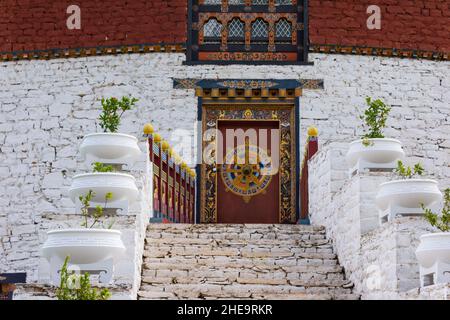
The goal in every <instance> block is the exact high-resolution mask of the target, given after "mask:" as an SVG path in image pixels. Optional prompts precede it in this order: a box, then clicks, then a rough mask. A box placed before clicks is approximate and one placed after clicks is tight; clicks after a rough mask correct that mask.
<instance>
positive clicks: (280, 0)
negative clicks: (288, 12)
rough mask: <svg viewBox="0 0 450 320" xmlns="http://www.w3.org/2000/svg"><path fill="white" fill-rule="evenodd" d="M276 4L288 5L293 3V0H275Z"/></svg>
mask: <svg viewBox="0 0 450 320" xmlns="http://www.w3.org/2000/svg"><path fill="white" fill-rule="evenodd" d="M275 5H276V6H288V5H292V0H275Z"/></svg>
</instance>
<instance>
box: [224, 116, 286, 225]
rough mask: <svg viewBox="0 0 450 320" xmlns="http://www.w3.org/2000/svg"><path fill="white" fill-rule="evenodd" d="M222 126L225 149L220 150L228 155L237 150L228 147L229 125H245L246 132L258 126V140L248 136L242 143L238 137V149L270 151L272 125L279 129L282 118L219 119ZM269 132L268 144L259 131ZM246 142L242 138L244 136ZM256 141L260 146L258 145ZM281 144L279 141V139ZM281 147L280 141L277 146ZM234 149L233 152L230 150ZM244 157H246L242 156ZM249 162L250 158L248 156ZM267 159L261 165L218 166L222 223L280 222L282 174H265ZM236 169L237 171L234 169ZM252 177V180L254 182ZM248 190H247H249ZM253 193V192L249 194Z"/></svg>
mask: <svg viewBox="0 0 450 320" xmlns="http://www.w3.org/2000/svg"><path fill="white" fill-rule="evenodd" d="M218 129H219V131H220V132H221V133H222V137H223V140H222V145H221V146H219V148H220V147H222V150H219V152H218V154H219V155H220V156H221V157H223V158H227V156H228V157H229V156H230V154H231V155H232V154H233V150H230V149H227V148H226V146H227V134H226V130H227V129H233V130H236V129H242V130H243V131H244V132H246V131H247V130H248V129H255V130H256V132H257V133H258V134H257V135H256V141H251V142H250V140H249V139H247V146H243V145H242V144H241V145H239V142H238V139H235V141H234V143H233V145H234V146H235V147H237V148H238V153H239V154H241V155H243V154H245V155H249V154H250V153H252V152H253V154H255V153H257V151H258V150H259V149H258V148H261V149H263V153H262V154H264V151H265V152H266V153H267V155H270V154H271V152H270V150H271V149H272V143H271V140H272V139H271V138H272V137H271V131H270V130H271V129H279V122H278V121H259V120H252V121H239V120H228V121H219V122H218ZM260 130H265V131H262V132H267V144H266V146H264V147H263V146H262V145H261V144H262V141H260V137H259V133H260ZM241 142H242V140H241ZM255 142H256V146H255ZM277 144H279V141H277ZM274 147H275V148H279V145H277V146H274ZM230 152H231V153H230ZM241 160H242V159H241ZM246 161H247V162H249V159H246ZM262 162H264V161H262V160H261V162H258V164H257V165H253V166H251V165H247V164H246V163H244V164H242V165H235V166H227V165H221V164H219V165H218V166H217V169H218V171H217V172H218V176H217V222H218V223H279V222H280V217H279V212H280V208H279V204H280V201H279V197H280V177H279V173H278V172H276V174H274V175H264V174H262V172H263V171H260V170H261V168H263V165H262V164H260V163H262ZM233 170H234V171H233ZM250 180H251V181H252V182H251V183H250ZM246 190H247V191H246ZM248 194H250V196H249V195H248Z"/></svg>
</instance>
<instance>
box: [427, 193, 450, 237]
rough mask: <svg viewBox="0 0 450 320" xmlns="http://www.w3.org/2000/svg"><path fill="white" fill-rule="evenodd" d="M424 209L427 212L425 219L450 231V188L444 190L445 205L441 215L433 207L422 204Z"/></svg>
mask: <svg viewBox="0 0 450 320" xmlns="http://www.w3.org/2000/svg"><path fill="white" fill-rule="evenodd" d="M422 209H423V210H424V212H425V219H426V220H428V222H429V223H430V224H431V225H432V226H433V227H436V228H438V229H439V230H441V231H442V232H450V188H447V189H445V191H444V207H443V208H442V212H441V214H440V215H438V214H436V213H433V212H432V211H431V209H428V208H425V206H424V205H423V204H422Z"/></svg>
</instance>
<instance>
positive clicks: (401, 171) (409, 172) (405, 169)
mask: <svg viewBox="0 0 450 320" xmlns="http://www.w3.org/2000/svg"><path fill="white" fill-rule="evenodd" d="M394 172H395V173H396V174H398V175H399V176H400V177H402V178H404V179H411V178H413V177H414V176H421V175H423V174H424V172H425V170H424V169H423V167H422V165H421V164H420V163H416V164H415V165H414V167H409V166H405V165H404V164H403V162H402V161H401V160H399V161H398V162H397V168H396V169H394Z"/></svg>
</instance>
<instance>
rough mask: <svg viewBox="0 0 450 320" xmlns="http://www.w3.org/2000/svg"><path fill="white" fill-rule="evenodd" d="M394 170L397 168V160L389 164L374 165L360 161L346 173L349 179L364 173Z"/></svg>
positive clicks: (373, 163)
mask: <svg viewBox="0 0 450 320" xmlns="http://www.w3.org/2000/svg"><path fill="white" fill-rule="evenodd" d="M395 168H397V160H396V161H392V162H389V163H375V162H369V161H366V160H363V159H360V160H358V162H357V163H356V165H355V166H354V167H352V168H350V170H349V171H348V176H349V178H351V177H353V176H354V175H356V174H358V173H360V172H364V171H384V172H392V170H394V169H395Z"/></svg>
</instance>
